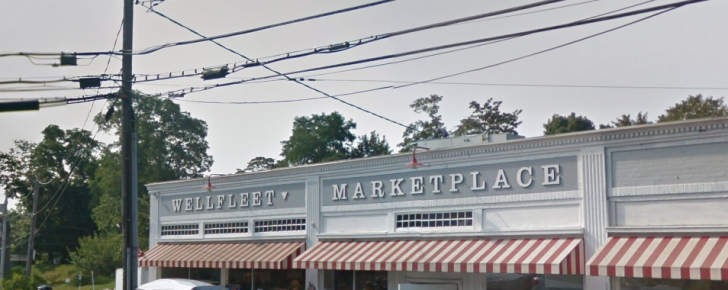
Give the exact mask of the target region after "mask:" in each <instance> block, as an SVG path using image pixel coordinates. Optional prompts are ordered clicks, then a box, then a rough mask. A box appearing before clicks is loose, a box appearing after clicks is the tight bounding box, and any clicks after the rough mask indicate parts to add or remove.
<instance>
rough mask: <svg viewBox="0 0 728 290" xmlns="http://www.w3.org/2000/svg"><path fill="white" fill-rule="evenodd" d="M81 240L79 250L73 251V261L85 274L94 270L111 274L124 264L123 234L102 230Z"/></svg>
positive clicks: (107, 274)
mask: <svg viewBox="0 0 728 290" xmlns="http://www.w3.org/2000/svg"><path fill="white" fill-rule="evenodd" d="M80 242H81V247H79V249H78V251H76V252H73V253H71V263H72V264H73V265H74V266H76V269H78V270H80V271H82V273H83V274H85V275H88V274H90V273H91V271H93V272H94V273H95V274H97V275H101V276H111V275H113V274H114V273H115V272H116V269H117V268H120V267H121V266H122V257H123V256H124V255H123V251H122V248H123V246H122V244H123V238H122V236H121V234H119V233H114V232H102V233H100V234H95V235H93V236H87V237H83V238H81V240H80Z"/></svg>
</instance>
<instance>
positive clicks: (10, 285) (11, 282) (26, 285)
mask: <svg viewBox="0 0 728 290" xmlns="http://www.w3.org/2000/svg"><path fill="white" fill-rule="evenodd" d="M2 285H3V289H13V290H34V288H35V287H33V284H32V283H31V281H30V279H29V278H28V277H25V275H23V274H19V273H13V276H12V278H10V279H3V281H2Z"/></svg>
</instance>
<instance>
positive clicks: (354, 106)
mask: <svg viewBox="0 0 728 290" xmlns="http://www.w3.org/2000/svg"><path fill="white" fill-rule="evenodd" d="M150 10H152V11H154V13H156V14H157V15H160V16H163V17H164V18H165V19H168V20H170V21H172V22H173V23H175V24H177V25H178V26H180V27H182V28H184V29H186V30H188V31H190V32H192V33H194V34H196V35H197V36H200V37H205V36H204V35H202V34H200V33H199V32H197V31H195V30H194V29H192V28H190V27H188V26H186V25H183V24H182V23H179V22H178V21H174V20H172V19H171V18H169V17H167V16H166V15H164V14H162V13H160V12H158V11H155V10H154V9H150ZM212 42H213V43H215V44H216V45H217V46H219V47H221V48H223V49H225V50H227V51H229V52H232V53H234V54H236V55H238V56H240V57H242V58H244V59H246V60H248V61H252V59H250V58H248V57H247V56H245V55H243V54H242V53H240V52H237V51H235V50H233V49H231V48H228V47H226V46H224V45H222V44H220V43H219V42H217V41H215V40H212ZM261 66H262V67H263V68H265V69H267V70H269V71H271V72H273V73H275V74H276V75H278V76H282V77H285V78H286V79H289V80H293V79H291V78H289V77H288V76H287V75H286V74H282V73H280V72H278V71H277V70H274V69H272V68H270V67H268V66H267V65H264V64H263V65H261ZM293 81H294V82H296V83H297V84H299V85H302V86H304V87H306V88H308V89H310V90H312V91H315V92H318V93H320V94H322V95H324V96H326V97H329V98H332V99H334V100H337V101H339V102H341V103H344V104H346V105H348V106H351V107H353V108H355V109H357V110H360V111H362V112H365V113H368V114H370V115H372V116H375V117H377V118H380V119H382V120H385V121H388V122H390V123H393V124H396V125H399V126H402V127H405V128H408V127H409V126H407V125H405V124H402V123H400V122H397V121H395V120H392V119H390V118H387V117H385V116H382V115H380V114H377V113H375V112H373V111H370V110H368V109H365V108H363V107H360V106H358V105H355V104H352V103H349V102H347V101H344V100H342V99H340V98H338V97H336V96H332V95H330V94H327V93H326V92H324V91H322V90H319V89H317V88H314V87H312V86H309V85H307V84H304V83H303V82H299V81H296V80H293ZM183 93H184V92H183Z"/></svg>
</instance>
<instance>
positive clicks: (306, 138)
mask: <svg viewBox="0 0 728 290" xmlns="http://www.w3.org/2000/svg"><path fill="white" fill-rule="evenodd" d="M352 129H356V123H354V121H352V120H351V119H349V120H346V119H345V118H344V116H342V115H341V114H339V113H338V112H333V113H331V114H326V113H321V114H320V115H317V114H314V115H311V117H305V116H304V117H296V118H295V119H294V121H293V130H292V134H291V137H289V138H288V140H285V141H281V144H282V145H283V150H282V152H281V156H282V157H283V159H284V160H285V162H286V163H287V164H288V165H294V166H295V165H304V164H312V163H319V162H326V161H335V160H341V159H346V158H348V157H349V149H348V146H349V144H350V143H352V142H353V141H354V140H355V138H356V137H355V136H354V134H353V133H352V132H351V130H352Z"/></svg>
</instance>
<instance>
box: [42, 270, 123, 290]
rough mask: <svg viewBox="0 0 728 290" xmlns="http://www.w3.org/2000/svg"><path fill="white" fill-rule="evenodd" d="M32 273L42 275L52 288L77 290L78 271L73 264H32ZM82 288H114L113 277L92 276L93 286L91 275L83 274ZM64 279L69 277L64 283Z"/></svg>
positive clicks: (99, 289)
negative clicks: (68, 281) (67, 281)
mask: <svg viewBox="0 0 728 290" xmlns="http://www.w3.org/2000/svg"><path fill="white" fill-rule="evenodd" d="M33 274H37V275H38V276H40V277H42V278H43V280H45V281H46V283H48V285H50V286H52V287H53V290H77V289H78V274H79V271H77V270H76V268H75V267H74V266H73V265H33ZM82 278H83V279H82V281H81V282H82V286H81V289H83V290H90V289H97V290H103V289H114V282H115V281H114V279H115V277H103V276H94V282H95V284H96V285H95V287H92V285H91V277H89V276H87V275H85V276H83V277H82ZM66 279H70V281H71V282H70V283H68V284H66Z"/></svg>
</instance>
